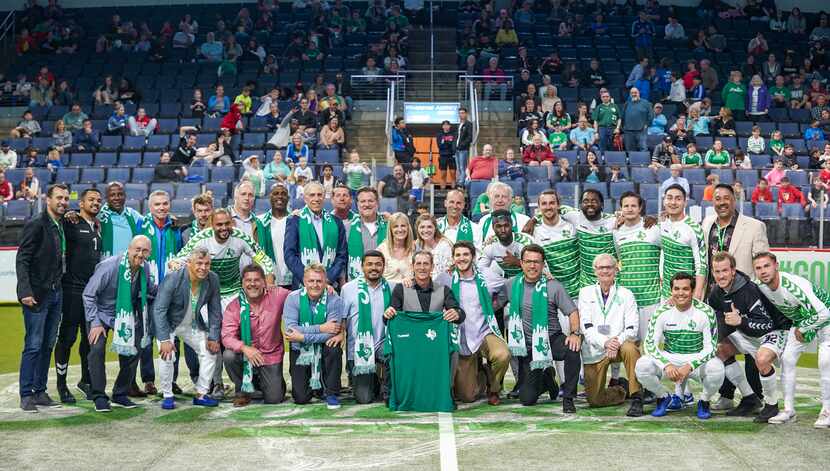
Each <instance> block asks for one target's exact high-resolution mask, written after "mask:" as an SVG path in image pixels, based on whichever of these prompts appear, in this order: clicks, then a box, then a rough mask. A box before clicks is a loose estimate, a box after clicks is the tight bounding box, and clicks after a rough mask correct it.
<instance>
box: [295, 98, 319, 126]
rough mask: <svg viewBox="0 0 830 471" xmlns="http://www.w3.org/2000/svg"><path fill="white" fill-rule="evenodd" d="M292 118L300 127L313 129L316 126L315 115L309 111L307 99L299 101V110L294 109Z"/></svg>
mask: <svg viewBox="0 0 830 471" xmlns="http://www.w3.org/2000/svg"><path fill="white" fill-rule="evenodd" d="M293 118H296V119H297V123H298V124H299V125H300V126H302V127H305V128H314V127H316V126H317V113H316V112H314V111H312V110H311V108H310V101H309V99H308V98H305V97H303V98H301V99H300V108H299V109H296V108H295V111H294V115H293Z"/></svg>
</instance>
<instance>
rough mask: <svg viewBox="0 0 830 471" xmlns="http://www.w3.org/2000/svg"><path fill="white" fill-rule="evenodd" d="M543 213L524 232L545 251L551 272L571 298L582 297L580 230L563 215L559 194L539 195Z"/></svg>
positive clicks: (531, 221)
mask: <svg viewBox="0 0 830 471" xmlns="http://www.w3.org/2000/svg"><path fill="white" fill-rule="evenodd" d="M538 203H539V211H538V212H537V214H536V217H534V218H532V219H531V220H530V221H529V222H528V223H527V224H525V227H524V229H523V230H522V232H524V233H526V234H529V235H530V236H531V237H532V238H533V240H534V241H535V242H536V243H537V244H539V245H541V246H542V248H544V249H545V261H546V262H547V265H548V271H550V274H551V275H553V277H554V278H555V279H556V280H558V281H559V282H560V283H562V284H563V285H564V286H565V289H566V290H567V291H568V295H569V296H571V297H576V295H577V294H579V241H578V240H577V236H576V228H575V227H574V225H573V224H571V223H569V222H567V221H565V220H564V219H563V218H561V217H560V215H559V194H558V193H557V192H556V190H552V189H551V190H545V191H543V192H542V193H541V194H540V195H539V202H538Z"/></svg>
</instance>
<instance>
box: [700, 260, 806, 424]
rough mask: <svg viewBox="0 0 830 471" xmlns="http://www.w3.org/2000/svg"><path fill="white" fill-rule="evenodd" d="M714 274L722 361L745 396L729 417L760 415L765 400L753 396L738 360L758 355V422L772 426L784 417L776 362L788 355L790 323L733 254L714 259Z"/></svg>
mask: <svg viewBox="0 0 830 471" xmlns="http://www.w3.org/2000/svg"><path fill="white" fill-rule="evenodd" d="M712 275H713V276H714V278H715V283H717V286H715V288H714V289H713V290H712V292H711V293H709V305H710V306H712V308H713V309H714V310H715V312H716V313H717V316H718V337H719V339H720V342H719V343H718V358H720V359H721V360H723V362H724V364H725V365H726V366H725V368H724V371H725V375H726V377H727V378H729V381H731V382H732V384H734V385H736V386H737V387H738V389H739V390H740V391H741V395H742V396H743V397H742V398H741V403H740V404H738V407H736V408H734V409H732V410H730V411H729V412H727V413H726V415H731V416H748V415H752V414H754V413H755V412H757V411H758V409H760V407H761V400H760V399H759V398H758V397H757V395H755V394H754V393H753V391H752V388H751V387H750V386H749V383H748V382H747V380H746V376H745V375H744V369H743V367H742V366H740V365H739V364H738V362H737V361H735V355H736V354H738V353H743V354H744V355H752V358H754V359H755V365H756V366H757V367H758V372H759V373H760V374H761V388H762V389H763V391H764V408H763V410H761V412H760V414H758V416H757V417H755V422H759V423H767V421H768V420H769V419H771V418H773V417H775V416H776V415H778V412H779V411H778V378H777V377H776V376H777V375H776V374H775V368H774V367H773V362H776V361H777V360H778V357H779V356H780V355H781V353H782V352H783V351H784V346H785V345H786V343H787V331H788V330H789V328H790V327H791V325H792V322H790V320H789V319H787V318H786V317H784V315H783V314H781V311H779V310H778V308H776V307H775V305H774V304H772V303H771V302H770V301H769V300H768V299H767V297H766V296H764V294H763V293H762V292H761V289H760V288H758V285H756V284H755V283H753V282H752V281H751V280H750V279H749V277H748V276H746V275H745V274H743V273H742V272H739V271H737V270H736V269H735V258H734V257H732V255H730V254H729V253H728V252H719V253H717V254H715V255H714V256H713V257H712Z"/></svg>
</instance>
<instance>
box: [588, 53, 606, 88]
mask: <svg viewBox="0 0 830 471" xmlns="http://www.w3.org/2000/svg"><path fill="white" fill-rule="evenodd" d="M607 82H608V80H607V78H606V75H605V72H603V71H602V69H601V68H600V62H599V59H597V58H596V57H594V58H592V59H591V65H590V66H588V70H586V71H585V74H584V77H583V78H582V83H584V84H591V85H593V86H594V87H604V86H605V85H606V84H607Z"/></svg>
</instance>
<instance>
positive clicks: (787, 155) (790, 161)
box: [781, 144, 798, 170]
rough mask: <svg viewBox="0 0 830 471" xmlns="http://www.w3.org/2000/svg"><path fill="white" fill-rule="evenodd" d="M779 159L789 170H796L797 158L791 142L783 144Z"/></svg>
mask: <svg viewBox="0 0 830 471" xmlns="http://www.w3.org/2000/svg"><path fill="white" fill-rule="evenodd" d="M781 160H782V161H783V162H784V166H785V167H787V168H788V169H790V170H798V159H797V157H796V155H795V147H794V146H793V145H792V144H785V145H784V151H783V152H782V153H781Z"/></svg>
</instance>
